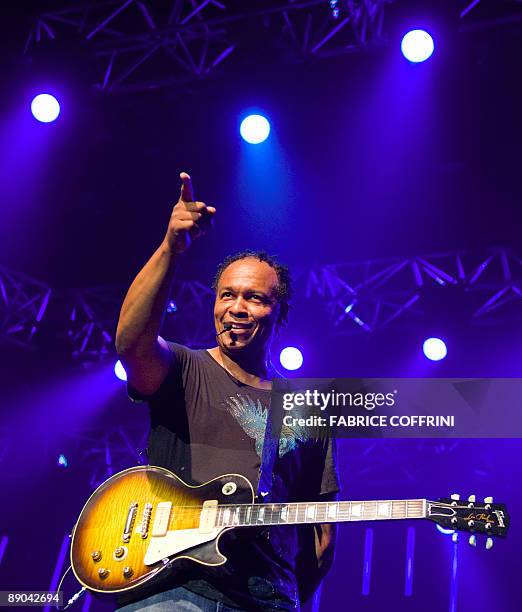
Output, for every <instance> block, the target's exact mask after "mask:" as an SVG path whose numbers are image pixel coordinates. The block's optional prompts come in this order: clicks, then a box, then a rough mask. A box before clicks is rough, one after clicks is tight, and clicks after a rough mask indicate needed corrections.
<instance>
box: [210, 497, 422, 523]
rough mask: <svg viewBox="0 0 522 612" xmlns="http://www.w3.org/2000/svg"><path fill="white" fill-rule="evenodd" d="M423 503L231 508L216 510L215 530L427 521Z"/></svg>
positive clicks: (246, 505)
mask: <svg viewBox="0 0 522 612" xmlns="http://www.w3.org/2000/svg"><path fill="white" fill-rule="evenodd" d="M426 503H427V501H426V500H425V499H393V500H374V501H328V502H298V503H293V504H292V503H289V504H253V505H252V504H234V505H230V506H227V505H224V506H219V507H218V515H217V526H220V527H227V526H233V527H254V526H261V525H302V524H305V523H341V522H348V521H382V520H392V519H393V520H394V519H415V518H426Z"/></svg>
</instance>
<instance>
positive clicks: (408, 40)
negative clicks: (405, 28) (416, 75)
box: [401, 30, 435, 64]
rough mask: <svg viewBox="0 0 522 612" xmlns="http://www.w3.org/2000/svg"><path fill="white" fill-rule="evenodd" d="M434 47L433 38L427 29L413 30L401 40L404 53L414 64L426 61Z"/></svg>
mask: <svg viewBox="0 0 522 612" xmlns="http://www.w3.org/2000/svg"><path fill="white" fill-rule="evenodd" d="M434 49H435V45H434V44H433V38H432V37H431V36H430V35H429V34H428V32H426V31H425V30H411V31H410V32H408V33H407V34H405V35H404V37H403V39H402V42H401V51H402V54H403V55H404V57H405V58H406V59H407V60H409V61H410V62H413V63H414V64H418V63H420V62H425V61H426V60H427V59H428V58H429V57H431V54H432V53H433V50H434Z"/></svg>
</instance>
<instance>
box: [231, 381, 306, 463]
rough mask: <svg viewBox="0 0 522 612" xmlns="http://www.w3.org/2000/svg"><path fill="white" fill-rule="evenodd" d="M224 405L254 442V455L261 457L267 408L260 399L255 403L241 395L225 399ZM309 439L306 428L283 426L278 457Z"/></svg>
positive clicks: (246, 396)
mask: <svg viewBox="0 0 522 612" xmlns="http://www.w3.org/2000/svg"><path fill="white" fill-rule="evenodd" d="M224 405H225V406H226V408H227V410H228V411H229V412H230V414H231V415H232V416H233V417H234V418H235V419H236V421H237V422H238V423H239V425H241V428H242V429H243V431H244V432H245V433H246V434H247V435H248V436H249V437H250V438H252V439H253V440H255V448H256V453H257V455H258V457H261V456H262V452H263V442H264V439H265V429H266V420H267V415H268V408H267V406H264V405H263V403H262V402H261V400H260V399H258V400H257V401H255V400H253V399H252V398H251V397H250V396H249V395H242V394H241V393H238V394H237V395H232V396H230V397H228V398H226V400H225V401H224ZM309 437H310V436H309V432H308V431H307V428H306V427H299V426H296V427H288V426H286V425H283V426H282V427H281V436H280V438H279V456H280V457H283V455H286V453H288V452H289V451H292V450H294V449H295V448H296V447H297V445H298V443H300V442H304V441H305V440H307V439H308V438H309Z"/></svg>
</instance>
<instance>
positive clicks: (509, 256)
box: [0, 247, 522, 362]
mask: <svg viewBox="0 0 522 612" xmlns="http://www.w3.org/2000/svg"><path fill="white" fill-rule="evenodd" d="M0 272H1V274H0V290H1V291H2V293H1V295H2V298H3V302H2V305H3V306H4V308H3V310H2V311H1V315H2V316H3V321H2V329H3V330H4V333H3V334H2V336H0V340H1V339H3V340H4V341H5V340H10V341H13V340H15V339H16V340H17V341H18V342H19V343H22V344H24V342H22V340H25V343H26V344H27V343H29V342H30V340H31V338H32V336H33V334H34V329H35V328H36V327H37V325H38V324H39V323H40V321H41V320H42V318H44V314H45V313H46V307H47V302H48V301H49V296H50V295H51V289H49V288H48V287H46V286H45V285H43V284H41V283H37V282H36V281H32V280H29V279H27V278H25V277H23V279H24V282H22V280H21V279H22V277H20V276H19V275H16V274H15V273H12V272H8V271H6V270H3V269H2V270H0ZM15 279H16V282H15ZM294 279H295V291H294V294H295V303H296V304H298V305H299V308H300V309H301V310H302V312H303V313H304V314H305V315H306V313H307V312H309V311H314V309H316V308H319V309H321V310H322V312H323V313H324V315H325V320H326V321H327V322H328V324H329V328H330V330H331V333H332V334H333V335H343V334H352V333H373V332H378V331H380V330H382V329H383V328H385V327H387V326H388V325H390V324H392V323H393V324H395V325H401V324H402V325H405V324H411V323H412V322H421V321H423V320H424V319H426V316H427V311H430V310H433V304H432V301H433V299H434V295H435V294H436V295H437V296H439V297H440V296H442V297H444V298H445V300H446V306H445V309H446V310H447V309H450V310H451V309H453V310H454V311H455V312H456V311H457V310H458V309H459V303H462V302H465V303H466V305H467V309H466V313H467V315H466V316H468V317H469V320H470V321H471V323H474V324H478V325H481V324H483V325H495V324H499V325H502V324H505V323H506V321H512V320H513V317H518V318H520V316H521V315H522V259H521V258H520V257H519V256H518V254H517V253H515V252H514V251H513V250H512V249H510V248H507V247H496V248H491V249H486V250H484V251H469V252H468V251H454V252H449V253H433V254H428V255H416V256H413V257H397V258H392V259H376V260H368V261H363V262H355V263H339V264H329V265H323V266H314V267H312V268H300V269H297V270H295V272H294ZM125 291H126V288H125V287H121V286H103V287H97V288H92V289H77V290H74V291H70V292H67V293H66V294H64V295H63V296H56V297H55V298H54V302H53V304H54V312H55V315H54V318H55V319H57V316H56V313H57V312H60V313H63V314H62V318H63V320H62V321H59V320H58V321H56V320H55V321H53V325H52V326H51V327H50V329H51V333H50V334H48V336H47V337H46V341H47V342H53V341H56V342H57V343H58V342H59V341H60V339H61V338H63V337H64V336H65V337H66V338H67V339H68V342H69V350H70V355H71V357H72V358H73V359H75V360H78V361H80V362H89V361H100V360H102V359H104V358H105V357H111V358H113V357H114V330H115V329H116V322H117V318H118V312H119V310H120V308H121V304H122V301H123V296H124V295H125ZM434 291H435V294H434ZM60 301H61V302H62V303H61V304H60V303H59V302H60ZM213 302H214V292H213V290H212V289H211V288H210V287H208V286H206V285H204V284H203V283H201V282H199V281H177V282H175V283H174V286H173V289H172V293H171V305H170V306H169V307H168V308H167V311H166V312H165V319H164V324H163V331H162V333H163V334H164V335H165V336H166V337H167V338H176V340H177V341H178V342H180V343H182V344H185V345H187V346H190V347H193V348H201V347H204V346H209V345H210V344H212V343H213V342H214V341H215V336H214V327H213V324H212V306H213ZM7 303H8V304H9V308H6V307H5V305H6V304H7ZM449 314H452V313H451V312H450V313H449ZM442 315H444V316H447V315H448V313H447V312H442ZM48 316H49V315H48ZM53 338H54V340H53Z"/></svg>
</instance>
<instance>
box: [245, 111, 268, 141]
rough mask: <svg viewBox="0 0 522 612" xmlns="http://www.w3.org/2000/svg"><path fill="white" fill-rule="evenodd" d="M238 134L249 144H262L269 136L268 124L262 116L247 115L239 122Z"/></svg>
mask: <svg viewBox="0 0 522 612" xmlns="http://www.w3.org/2000/svg"><path fill="white" fill-rule="evenodd" d="M239 133H240V134H241V137H242V138H243V140H246V141H247V142H248V143H250V144H259V143H260V142H264V141H265V140H266V139H267V138H268V135H269V134H270V123H269V122H268V119H266V117H263V116H262V115H249V116H248V117H246V118H245V119H243V121H242V122H241V126H240V128H239Z"/></svg>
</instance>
